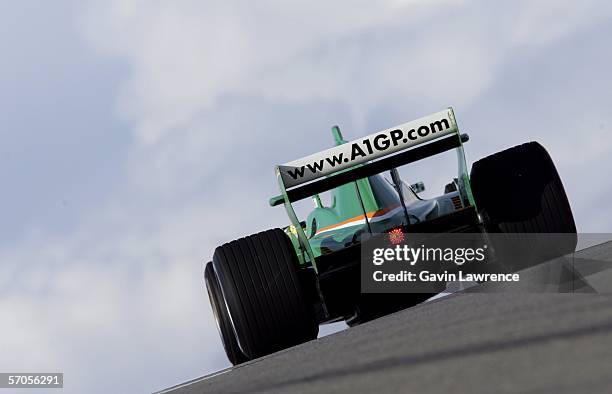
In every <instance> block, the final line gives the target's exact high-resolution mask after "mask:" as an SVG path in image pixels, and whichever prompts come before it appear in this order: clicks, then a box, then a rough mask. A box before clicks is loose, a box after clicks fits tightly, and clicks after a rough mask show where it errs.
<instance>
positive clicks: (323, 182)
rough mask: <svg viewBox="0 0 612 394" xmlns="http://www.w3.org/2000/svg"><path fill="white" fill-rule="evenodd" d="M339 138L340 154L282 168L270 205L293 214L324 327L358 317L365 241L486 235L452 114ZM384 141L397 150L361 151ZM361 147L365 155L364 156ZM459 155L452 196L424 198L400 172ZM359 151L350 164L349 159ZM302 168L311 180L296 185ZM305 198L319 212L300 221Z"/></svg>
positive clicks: (291, 230)
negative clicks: (391, 236) (387, 236)
mask: <svg viewBox="0 0 612 394" xmlns="http://www.w3.org/2000/svg"><path fill="white" fill-rule="evenodd" d="M440 122H444V123H440ZM438 125H440V126H439V127H438ZM443 126H448V127H446V128H443ZM427 127H429V133H427V132H426V128H427ZM332 134H333V137H334V140H335V144H336V146H335V147H334V148H331V149H329V150H327V151H324V152H320V153H319V154H315V155H311V156H309V157H306V158H303V159H300V160H297V161H294V162H291V163H288V164H285V165H280V166H276V174H277V178H278V184H279V188H280V191H281V194H280V195H279V196H276V197H273V198H272V199H270V205H272V206H275V205H280V204H283V205H284V207H285V209H286V211H287V214H288V216H289V219H290V221H291V225H289V226H288V227H286V228H285V232H286V233H287V234H288V235H289V237H290V239H291V241H292V243H293V245H294V248H295V252H296V254H297V256H298V259H299V262H300V267H301V268H302V272H303V273H304V275H305V277H306V278H307V279H306V280H310V281H311V282H313V284H314V285H315V286H310V287H311V288H314V289H316V290H317V294H313V300H315V303H316V301H319V304H320V308H318V313H319V321H320V322H321V323H325V322H330V321H336V320H340V319H347V318H350V315H351V314H353V313H354V311H355V308H354V303H355V299H356V298H357V297H358V294H359V287H358V284H359V280H355V277H356V276H358V275H359V273H358V272H359V243H360V239H361V237H362V236H363V235H366V236H367V235H368V234H376V233H385V232H389V231H393V230H397V231H402V232H431V231H435V232H455V231H466V232H468V231H469V232H474V231H480V230H481V220H480V218H479V217H478V215H477V213H476V212H477V211H476V209H475V202H474V199H473V197H472V193H471V188H470V181H469V175H468V170H467V165H466V160H465V154H464V151H463V143H464V142H466V141H467V140H468V137H467V135H466V134H460V132H459V128H458V126H457V124H456V121H455V117H454V113H453V110H452V108H448V109H446V110H444V111H440V112H438V113H436V114H432V115H430V116H428V117H425V118H421V119H418V120H416V121H413V122H410V123H407V124H403V125H400V126H397V127H395V128H392V129H388V130H385V131H382V132H379V133H375V134H372V135H370V136H368V137H364V138H361V139H359V140H357V141H353V142H348V141H345V140H344V139H343V137H342V135H341V133H340V130H339V128H338V127H334V128H332ZM385 136H386V137H385ZM408 137H410V138H408ZM412 137H415V138H414V139H412ZM421 137H422V138H421ZM385 138H386V139H385ZM377 140H378V142H379V145H381V144H380V142H381V141H393V142H394V143H395V145H394V144H392V143H385V144H382V145H383V146H382V147H383V148H385V149H379V150H378V151H377V150H375V149H371V150H369V151H367V153H366V152H365V151H366V149H365V148H363V149H361V148H359V147H360V146H361V147H364V146H366V147H369V146H370V145H371V143H372V142H376V141H377ZM359 149H361V153H365V154H364V155H362V154H357V155H356V154H355V151H356V150H357V151H359ZM452 149H454V150H455V151H456V155H457V162H458V173H457V177H456V178H454V179H453V181H452V182H451V183H450V184H449V185H447V187H446V189H445V192H444V194H442V195H440V196H438V197H435V198H432V199H422V198H420V197H419V196H418V193H417V191H418V190H417V189H418V188H417V187H416V186H418V185H413V186H409V185H407V184H406V183H404V182H403V181H401V179H400V177H399V172H398V171H397V168H398V167H400V166H403V165H406V164H409V163H412V162H414V161H417V160H420V159H423V158H425V157H429V156H433V155H435V154H438V153H441V152H445V151H448V150H452ZM351 152H352V156H350V160H348V159H347V156H346V155H348V154H349V153H351ZM358 153H359V152H358ZM342 154H344V155H345V156H344V157H345V158H344V160H337V163H341V164H342V165H335V166H332V165H329V166H327V167H328V168H325V166H324V165H319V167H318V168H317V167H315V168H314V171H313V170H311V169H312V163H315V164H316V163H323V164H327V163H330V164H337V163H332V162H331V161H330V160H329V158H330V157H332V158H333V157H340V158H341V157H342ZM326 160H327V162H326ZM296 169H297V170H300V171H302V174H304V176H302V177H301V178H302V179H295V178H300V177H298V176H297V175H296V174H297V173H296ZM291 171H293V172H291ZM298 172H299V171H298ZM288 174H290V175H291V176H288ZM326 191H329V194H330V197H331V198H330V201H331V202H330V203H329V204H328V205H327V206H325V205H324V204H323V203H322V201H321V198H320V193H323V192H326ZM305 198H311V199H312V200H313V203H314V209H313V210H312V211H311V212H310V213H309V214H308V216H307V218H306V220H305V221H300V219H299V218H298V216H297V214H296V211H295V209H294V207H293V203H294V202H296V201H299V200H302V199H305ZM349 277H352V278H349ZM347 284H353V285H352V287H351V285H348V286H347ZM355 284H356V285H355ZM339 289H342V290H339Z"/></svg>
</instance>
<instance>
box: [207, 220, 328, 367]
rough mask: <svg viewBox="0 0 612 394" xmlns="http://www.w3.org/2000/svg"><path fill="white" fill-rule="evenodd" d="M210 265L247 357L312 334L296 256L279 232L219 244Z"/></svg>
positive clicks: (310, 309) (314, 331)
mask: <svg viewBox="0 0 612 394" xmlns="http://www.w3.org/2000/svg"><path fill="white" fill-rule="evenodd" d="M213 266H214V270H215V273H216V274H217V277H218V279H219V284H220V285H221V289H222V292H223V296H224V297H225V300H226V303H227V306H228V310H229V313H230V316H231V318H232V322H233V323H234V328H235V329H236V335H237V339H238V343H239V344H240V348H241V349H242V351H243V352H244V354H245V356H246V357H247V358H248V359H254V358H257V357H261V356H264V355H266V354H270V353H273V352H275V351H278V350H282V349H286V348H288V347H291V346H294V345H297V344H300V343H303V342H306V341H309V340H312V339H315V338H316V337H317V334H318V331H319V326H318V324H317V321H316V319H315V315H314V309H313V307H312V305H310V304H309V303H308V302H307V300H306V296H305V293H304V292H303V291H302V286H301V283H300V281H299V278H298V260H297V256H296V255H295V251H294V248H293V246H292V244H291V241H290V240H289V237H288V236H287V235H286V234H285V233H284V232H283V231H282V230H280V229H273V230H268V231H264V232H261V233H258V234H254V235H250V236H248V237H245V238H240V239H238V240H236V241H232V242H229V243H226V244H224V245H222V246H219V247H218V248H217V249H216V250H215V253H214V256H213Z"/></svg>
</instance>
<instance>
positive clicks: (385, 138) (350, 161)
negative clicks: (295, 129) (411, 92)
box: [278, 108, 458, 188]
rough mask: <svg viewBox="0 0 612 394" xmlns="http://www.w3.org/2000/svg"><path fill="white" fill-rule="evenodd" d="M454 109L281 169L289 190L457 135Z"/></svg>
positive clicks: (314, 155) (329, 150) (304, 158)
mask: <svg viewBox="0 0 612 394" xmlns="http://www.w3.org/2000/svg"><path fill="white" fill-rule="evenodd" d="M457 132H458V129H457V123H456V122H455V116H454V114H453V110H452V108H448V109H446V110H444V111H440V112H437V113H435V114H432V115H429V116H425V117H423V118H420V119H417V120H413V121H412V122H408V123H404V124H401V125H399V126H396V127H392V128H390V129H386V130H383V131H379V132H378V133H374V134H370V135H368V136H367V137H363V138H359V139H357V140H354V141H351V142H349V143H346V144H343V145H339V146H336V147H333V148H330V149H327V150H324V151H322V152H319V153H315V154H313V155H310V156H307V157H303V158H301V159H298V160H294V161H292V162H290V163H286V164H283V165H280V166H278V168H279V171H280V175H281V178H282V180H283V183H284V184H285V187H286V188H290V187H294V186H297V185H300V184H302V183H305V182H309V181H312V180H314V179H317V178H321V177H324V176H326V175H329V174H332V173H334V172H337V171H340V170H343V169H345V168H349V167H352V166H354V165H357V164H361V163H365V162H367V161H370V160H375V159H377V158H380V157H383V156H387V155H390V154H392V153H395V152H398V151H401V150H404V149H407V148H410V147H413V146H416V145H419V144H422V143H424V142H427V141H431V140H433V139H436V138H440V137H443V136H445V135H448V134H452V133H457Z"/></svg>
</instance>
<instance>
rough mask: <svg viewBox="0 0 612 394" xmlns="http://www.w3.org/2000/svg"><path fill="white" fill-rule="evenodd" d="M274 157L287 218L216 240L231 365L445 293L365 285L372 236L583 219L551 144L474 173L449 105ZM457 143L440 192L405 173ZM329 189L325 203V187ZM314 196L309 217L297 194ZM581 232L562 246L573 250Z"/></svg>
mask: <svg viewBox="0 0 612 394" xmlns="http://www.w3.org/2000/svg"><path fill="white" fill-rule="evenodd" d="M332 135H333V138H334V142H335V146H334V147H332V148H330V149H328V150H325V151H323V152H319V153H315V154H313V155H310V156H307V157H304V158H302V159H299V160H295V161H293V162H290V163H287V164H284V165H278V166H276V167H275V171H276V176H277V178H278V185H279V189H280V194H279V195H278V196H276V197H273V198H271V199H270V205H271V206H277V205H284V207H285V210H286V211H287V214H288V217H289V221H290V223H291V224H290V225H288V226H287V227H285V228H282V229H281V228H275V229H271V230H267V231H263V232H260V233H257V234H253V235H249V236H246V237H244V238H240V239H237V240H234V241H231V242H228V243H225V244H223V245H221V246H219V247H217V248H216V249H215V251H214V254H213V257H212V261H211V262H208V263H207V264H206V267H205V271H204V278H205V283H206V288H207V290H208V295H209V298H210V303H211V306H212V310H213V314H214V317H215V321H216V323H217V327H218V329H219V333H220V335H221V340H222V343H223V346H224V348H225V351H226V354H227V357H228V359H229V360H230V362H231V363H232V364H234V365H236V364H240V363H243V362H245V361H248V360H253V359H255V358H258V357H261V356H264V355H267V354H270V353H273V352H276V351H279V350H282V349H286V348H288V347H291V346H294V345H297V344H300V343H304V342H306V341H309V340H313V339H315V338H317V335H318V331H319V325H321V324H326V323H331V322H337V321H343V320H344V321H346V322H347V323H348V325H349V326H353V325H356V324H360V323H363V322H365V321H368V320H371V319H374V318H377V317H380V316H383V315H385V314H389V313H392V312H395V311H397V310H400V309H404V308H407V307H410V306H413V305H416V304H419V303H421V302H423V301H425V300H427V299H428V298H430V297H432V296H433V295H435V294H436V293H438V292H441V291H443V290H444V289H445V287H444V286H441V287H440V288H436V289H433V290H432V292H431V293H405V294H364V293H362V292H361V289H360V280H359V279H360V277H359V275H360V264H361V262H360V246H361V245H360V243H361V240H362V239H363V235H364V234H374V233H391V234H394V233H395V232H397V235H398V236H403V235H404V234H407V235H410V233H430V232H436V233H456V232H463V233H479V232H480V233H509V234H510V233H512V234H514V233H568V234H575V233H576V226H575V223H574V219H573V215H572V211H571V208H570V204H569V202H568V198H567V196H566V194H565V191H564V188H563V185H562V183H561V179H560V178H559V175H558V173H557V170H556V169H555V166H554V164H553V162H552V159H551V158H550V156H549V154H548V153H547V151H546V150H545V149H544V148H543V147H542V145H540V144H539V143H537V142H528V143H525V144H522V145H519V146H515V147H513V148H510V149H507V150H504V151H502V152H498V153H495V154H493V155H491V156H488V157H485V158H483V159H481V160H478V161H476V162H475V163H474V164H473V165H472V168H471V171H470V172H469V173H468V169H467V168H468V167H467V164H466V159H465V155H464V150H463V144H464V143H466V142H467V141H468V140H469V137H468V136H467V134H462V133H460V132H459V128H458V126H457V122H456V119H455V115H454V112H453V110H452V108H448V109H446V110H443V111H440V112H437V113H434V114H431V115H429V116H426V117H423V118H420V119H417V120H415V121H412V122H408V123H404V124H402V125H399V126H396V127H392V128H389V129H386V130H383V131H380V132H377V133H374V134H371V135H369V136H366V137H363V138H359V139H357V140H354V141H351V142H348V141H346V140H344V138H343V136H342V134H341V132H340V129H339V128H338V127H336V126H335V127H333V128H332ZM453 149H454V150H455V151H456V154H457V159H458V174H457V176H456V177H455V178H453V179H452V180H451V181H450V182H449V183H448V185H446V187H445V189H444V192H443V193H442V194H441V195H440V196H438V197H435V198H430V199H424V198H422V197H420V196H419V194H420V192H421V191H422V190H423V189H424V185H423V184H422V183H415V184H412V185H410V184H409V183H406V182H404V181H402V179H401V176H400V173H399V171H398V170H397V169H398V168H399V167H402V166H406V165H408V164H410V163H414V162H416V161H418V160H421V159H424V158H426V157H430V156H434V155H437V154H439V153H442V152H446V151H449V150H453ZM324 192H327V193H328V194H329V195H330V196H331V200H330V202H329V203H328V204H327V205H326V204H324V203H323V202H322V199H321V197H320V195H321V194H322V193H324ZM308 198H311V199H312V201H313V204H314V208H313V209H312V211H311V212H310V213H309V214H308V215H307V217H306V218H305V220H303V221H301V220H300V219H299V218H298V215H297V214H296V211H295V209H294V206H293V204H294V203H295V202H297V201H300V200H304V199H308ZM575 246H576V242H575V240H574V242H573V243H571V242H570V244H569V245H567V246H566V247H564V250H562V251H561V252H562V253H570V252H573V249H574V248H575Z"/></svg>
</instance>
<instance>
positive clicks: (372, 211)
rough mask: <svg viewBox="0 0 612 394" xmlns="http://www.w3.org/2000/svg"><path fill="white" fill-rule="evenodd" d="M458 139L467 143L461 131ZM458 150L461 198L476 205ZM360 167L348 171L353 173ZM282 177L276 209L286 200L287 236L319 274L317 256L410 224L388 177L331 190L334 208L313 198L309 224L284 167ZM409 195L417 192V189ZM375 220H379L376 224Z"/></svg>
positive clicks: (337, 141)
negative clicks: (301, 216)
mask: <svg viewBox="0 0 612 394" xmlns="http://www.w3.org/2000/svg"><path fill="white" fill-rule="evenodd" d="M332 135H333V137H334V142H335V144H336V145H341V144H345V143H347V141H345V140H344V139H343V137H342V134H341V133H340V129H339V128H338V127H337V126H334V127H333V128H332ZM457 138H459V140H460V141H461V138H460V137H459V133H457ZM456 152H457V158H458V178H457V183H458V186H459V188H458V189H459V194H460V196H461V199H462V200H463V201H464V202H465V203H466V205H475V203H474V199H473V197H472V193H471V188H470V182H469V175H468V171H467V164H466V160H465V155H464V151H463V145H462V144H460V145H459V147H458V148H456ZM356 167H357V166H355V167H351V168H349V169H346V170H344V171H351V170H353V169H354V168H356ZM332 176H333V175H332ZM277 179H278V183H279V188H280V191H281V195H279V196H276V197H273V198H271V199H270V205H272V206H274V205H277V204H278V203H279V202H280V200H283V203H284V206H285V209H286V211H287V214H288V216H289V219H290V221H291V225H290V226H288V227H286V228H285V232H286V233H287V234H288V235H289V237H290V239H291V242H292V243H293V246H294V247H295V251H296V254H297V256H298V259H299V261H300V264H301V265H305V264H306V265H312V266H313V268H314V269H315V271H316V272H318V271H317V266H316V258H317V257H319V256H321V255H322V254H326V253H329V252H333V251H336V250H339V249H342V248H345V247H347V246H350V245H352V244H354V243H357V242H359V241H358V240H359V235H360V234H362V233H363V232H368V231H369V232H372V233H375V232H378V233H380V232H385V231H388V230H390V229H393V228H395V227H398V226H400V225H406V224H408V223H406V221H407V220H408V219H407V216H406V214H405V210H404V207H403V206H402V205H401V202H400V197H399V193H398V192H397V191H396V189H395V188H394V186H393V185H392V183H391V182H390V181H387V179H385V177H383V175H382V174H377V175H374V176H370V177H368V178H363V179H359V180H356V181H353V182H350V183H347V184H344V185H342V186H339V187H337V188H334V189H331V190H330V191H329V193H330V197H331V203H330V204H329V206H324V205H323V204H322V202H321V198H320V197H319V195H315V196H312V199H313V203H314V209H313V210H312V211H311V212H310V213H309V214H308V217H307V218H306V220H305V222H300V220H299V218H298V217H297V215H296V213H295V210H294V208H293V206H292V203H291V202H290V201H289V198H288V197H287V192H286V189H285V186H284V184H283V181H282V179H281V176H280V173H279V172H278V168H277ZM409 192H411V193H412V190H409ZM413 194H414V193H413ZM414 196H416V194H414ZM366 215H367V218H366ZM373 217H374V218H376V219H377V220H376V219H375V220H374V221H373V220H372V218H373Z"/></svg>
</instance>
